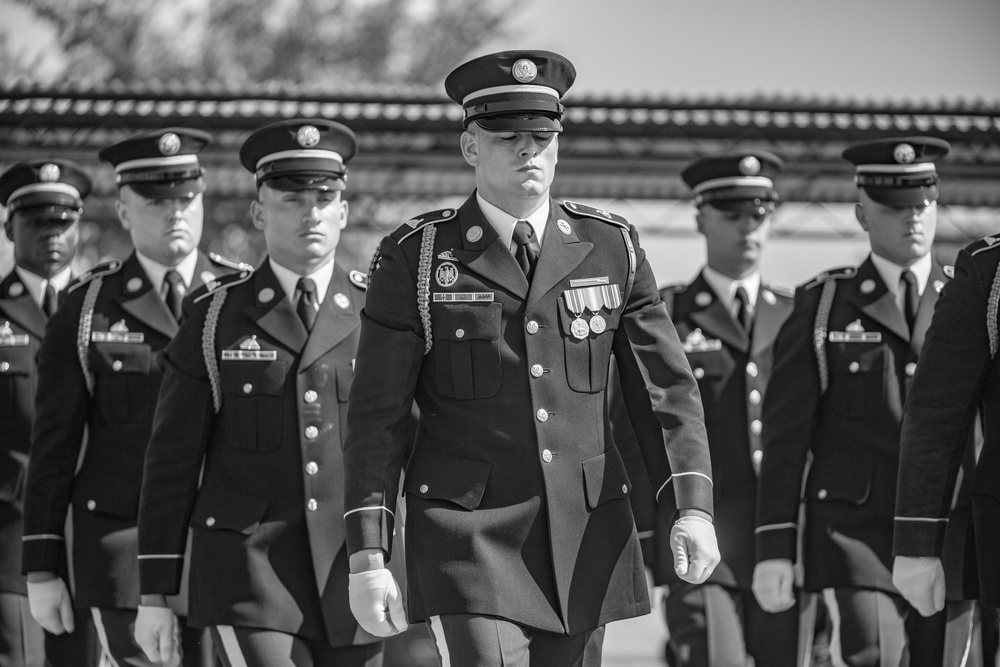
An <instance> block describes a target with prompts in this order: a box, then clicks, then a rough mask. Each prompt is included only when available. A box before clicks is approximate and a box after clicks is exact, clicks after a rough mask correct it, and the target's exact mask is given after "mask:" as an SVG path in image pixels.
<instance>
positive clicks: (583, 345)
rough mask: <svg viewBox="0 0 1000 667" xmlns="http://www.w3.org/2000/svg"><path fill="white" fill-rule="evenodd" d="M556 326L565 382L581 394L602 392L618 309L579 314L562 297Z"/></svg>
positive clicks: (618, 313) (606, 375)
mask: <svg viewBox="0 0 1000 667" xmlns="http://www.w3.org/2000/svg"><path fill="white" fill-rule="evenodd" d="M559 300H560V301H561V302H562V303H561V307H560V308H559V327H560V329H561V331H562V338H563V347H564V349H565V353H566V381H567V383H568V384H569V387H570V389H572V390H573V391H578V392H581V393H584V394H594V393H597V392H599V391H604V389H605V387H607V384H608V363H609V362H610V360H611V346H612V343H614V336H615V329H617V328H618V320H619V319H620V318H621V309H620V308H616V309H615V310H613V311H610V312H609V311H607V310H605V309H602V310H601V311H599V312H597V313H587V314H586V315H584V316H580V317H578V316H577V315H576V314H574V313H572V312H570V310H569V308H568V307H567V306H566V297H565V296H561V297H559Z"/></svg>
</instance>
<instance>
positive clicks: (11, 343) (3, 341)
mask: <svg viewBox="0 0 1000 667" xmlns="http://www.w3.org/2000/svg"><path fill="white" fill-rule="evenodd" d="M27 344H28V334H6V335H3V336H0V347H24V346H25V345H27Z"/></svg>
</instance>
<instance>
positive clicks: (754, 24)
mask: <svg viewBox="0 0 1000 667" xmlns="http://www.w3.org/2000/svg"><path fill="white" fill-rule="evenodd" d="M522 2H523V7H522V8H521V10H520V11H519V12H518V16H517V17H516V18H515V19H514V21H513V23H512V25H514V26H515V31H514V36H513V38H512V39H510V40H505V41H504V42H502V43H495V44H488V45H484V48H483V49H482V50H481V52H483V53H485V52H488V51H492V50H497V49H502V48H542V49H548V50H551V51H556V52H558V53H562V54H563V55H565V56H567V57H568V58H569V59H570V60H572V61H573V63H574V64H575V65H576V67H577V71H578V78H577V84H576V86H575V88H574V92H587V93H594V92H597V93H600V92H611V93H626V92H630V93H642V92H650V93H669V94H707V95H733V94H753V93H765V94H778V93H780V94H785V95H789V94H800V95H820V96H822V97H824V98H828V97H830V96H835V97H838V98H850V99H875V100H888V99H892V100H900V99H911V100H933V101H937V100H939V99H941V98H942V97H946V98H949V99H954V98H957V97H962V98H966V99H969V100H971V99H975V98H979V97H982V98H985V99H987V100H990V101H996V102H1000V0H825V1H824V2H817V1H815V0H522Z"/></svg>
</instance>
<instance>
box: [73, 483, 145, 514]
mask: <svg viewBox="0 0 1000 667" xmlns="http://www.w3.org/2000/svg"><path fill="white" fill-rule="evenodd" d="M140 482H141V480H138V479H130V478H126V477H123V476H121V475H108V474H103V475H95V474H84V475H80V476H78V477H77V478H76V483H75V484H74V485H73V506H74V507H75V508H76V509H75V510H74V511H77V512H88V513H90V514H96V515H99V516H105V517H114V518H116V519H128V520H131V519H135V518H136V516H138V514H139V484H140Z"/></svg>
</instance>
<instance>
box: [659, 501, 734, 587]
mask: <svg viewBox="0 0 1000 667" xmlns="http://www.w3.org/2000/svg"><path fill="white" fill-rule="evenodd" d="M670 551H671V553H673V555H674V572H676V573H677V576H678V577H680V578H681V579H683V580H684V581H686V582H688V583H689V584H700V583H703V582H704V581H705V580H706V579H708V577H709V575H711V574H712V570H714V569H715V566H716V565H718V564H719V561H720V560H722V556H720V555H719V543H718V542H717V541H716V539H715V526H713V525H712V522H711V521H709V520H707V519H703V518H702V517H700V516H682V517H681V518H680V519H678V520H677V521H675V522H674V525H673V527H671V529H670Z"/></svg>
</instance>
